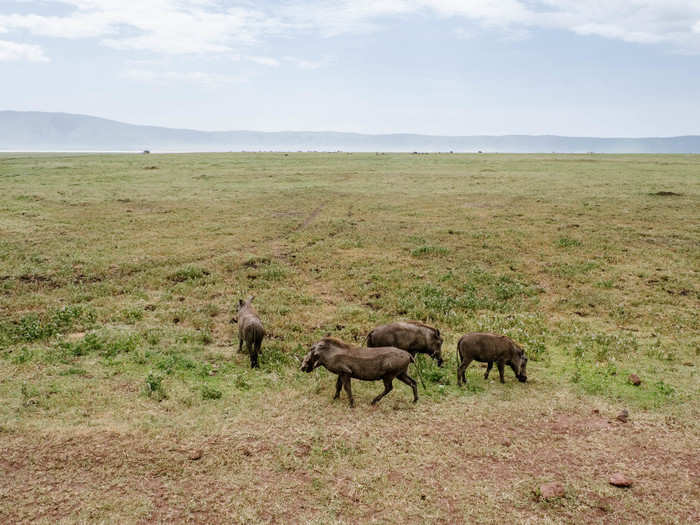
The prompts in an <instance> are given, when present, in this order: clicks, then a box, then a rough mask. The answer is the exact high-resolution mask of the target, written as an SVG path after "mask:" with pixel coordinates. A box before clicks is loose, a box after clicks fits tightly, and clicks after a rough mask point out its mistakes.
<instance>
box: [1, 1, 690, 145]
mask: <svg viewBox="0 0 700 525" xmlns="http://www.w3.org/2000/svg"><path fill="white" fill-rule="evenodd" d="M699 66H700V3H699V2H694V1H691V0H671V1H661V0H645V1H643V0H609V1H608V2H606V3H604V4H601V3H600V2H597V1H592V0H589V1H577V2H574V1H573V0H533V1H525V0H505V1H502V2H492V1H487V0H462V1H456V0H375V1H368V0H340V1H336V2H328V1H325V0H284V1H279V0H264V1H260V2H255V3H253V2H250V1H220V0H179V1H178V2H174V1H167V0H141V1H140V2H138V3H131V2H129V3H125V2H115V1H114V0H43V1H39V2H27V1H25V0H6V1H4V2H2V3H1V4H0V71H2V74H3V82H2V83H0V99H1V100H2V101H3V102H2V104H3V106H4V108H6V109H8V110H18V111H49V112H64V113H71V114H79V115H94V116H98V117H100V118H106V119H110V120H117V121H120V122H128V123H133V124H135V125H151V126H163V127H169V128H178V129H192V130H206V131H228V130H255V131H283V130H288V131H292V130H294V131H296V130H299V131H339V132H346V133H362V134H376V135H382V134H424V135H441V136H473V135H558V136H568V137H613V138H621V137H677V136H683V135H697V134H699V133H700V126H699V125H698V122H700V104H698V103H697V94H698V93H700V75H699V74H698V71H699V69H700V68H699Z"/></svg>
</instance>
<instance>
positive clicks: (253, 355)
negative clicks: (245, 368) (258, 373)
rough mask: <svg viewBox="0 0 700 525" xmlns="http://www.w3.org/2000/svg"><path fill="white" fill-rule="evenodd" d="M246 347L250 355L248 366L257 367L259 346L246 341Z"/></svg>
mask: <svg viewBox="0 0 700 525" xmlns="http://www.w3.org/2000/svg"><path fill="white" fill-rule="evenodd" d="M246 348H247V349H248V355H250V368H258V350H259V348H260V346H259V345H256V344H255V343H248V344H247V345H246Z"/></svg>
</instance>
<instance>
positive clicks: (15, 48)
mask: <svg viewBox="0 0 700 525" xmlns="http://www.w3.org/2000/svg"><path fill="white" fill-rule="evenodd" d="M15 60H22V61H29V62H48V61H49V59H48V58H47V57H46V55H44V51H43V50H42V49H41V47H39V46H35V45H33V44H18V43H17V42H8V41H7V40H0V62H5V61H15Z"/></svg>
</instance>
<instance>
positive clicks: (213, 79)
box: [122, 68, 245, 87]
mask: <svg viewBox="0 0 700 525" xmlns="http://www.w3.org/2000/svg"><path fill="white" fill-rule="evenodd" d="M122 76H124V77H125V78H129V79H132V80H137V81H139V82H145V83H149V84H171V83H172V82H186V83H190V84H197V85H202V86H207V87H216V86H221V85H226V84H235V83H239V82H244V81H245V79H244V78H242V77H237V76H233V75H219V74H215V73H205V72H201V71H186V72H182V71H154V70H150V69H138V68H135V69H129V70H127V71H125V72H124V73H123V75H122Z"/></svg>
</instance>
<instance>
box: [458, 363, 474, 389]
mask: <svg viewBox="0 0 700 525" xmlns="http://www.w3.org/2000/svg"><path fill="white" fill-rule="evenodd" d="M471 362H472V360H471V358H469V359H465V360H464V361H462V364H461V365H459V369H458V370H457V386H462V383H466V382H467V376H466V373H465V372H466V371H467V367H468V366H469V363H471Z"/></svg>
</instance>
